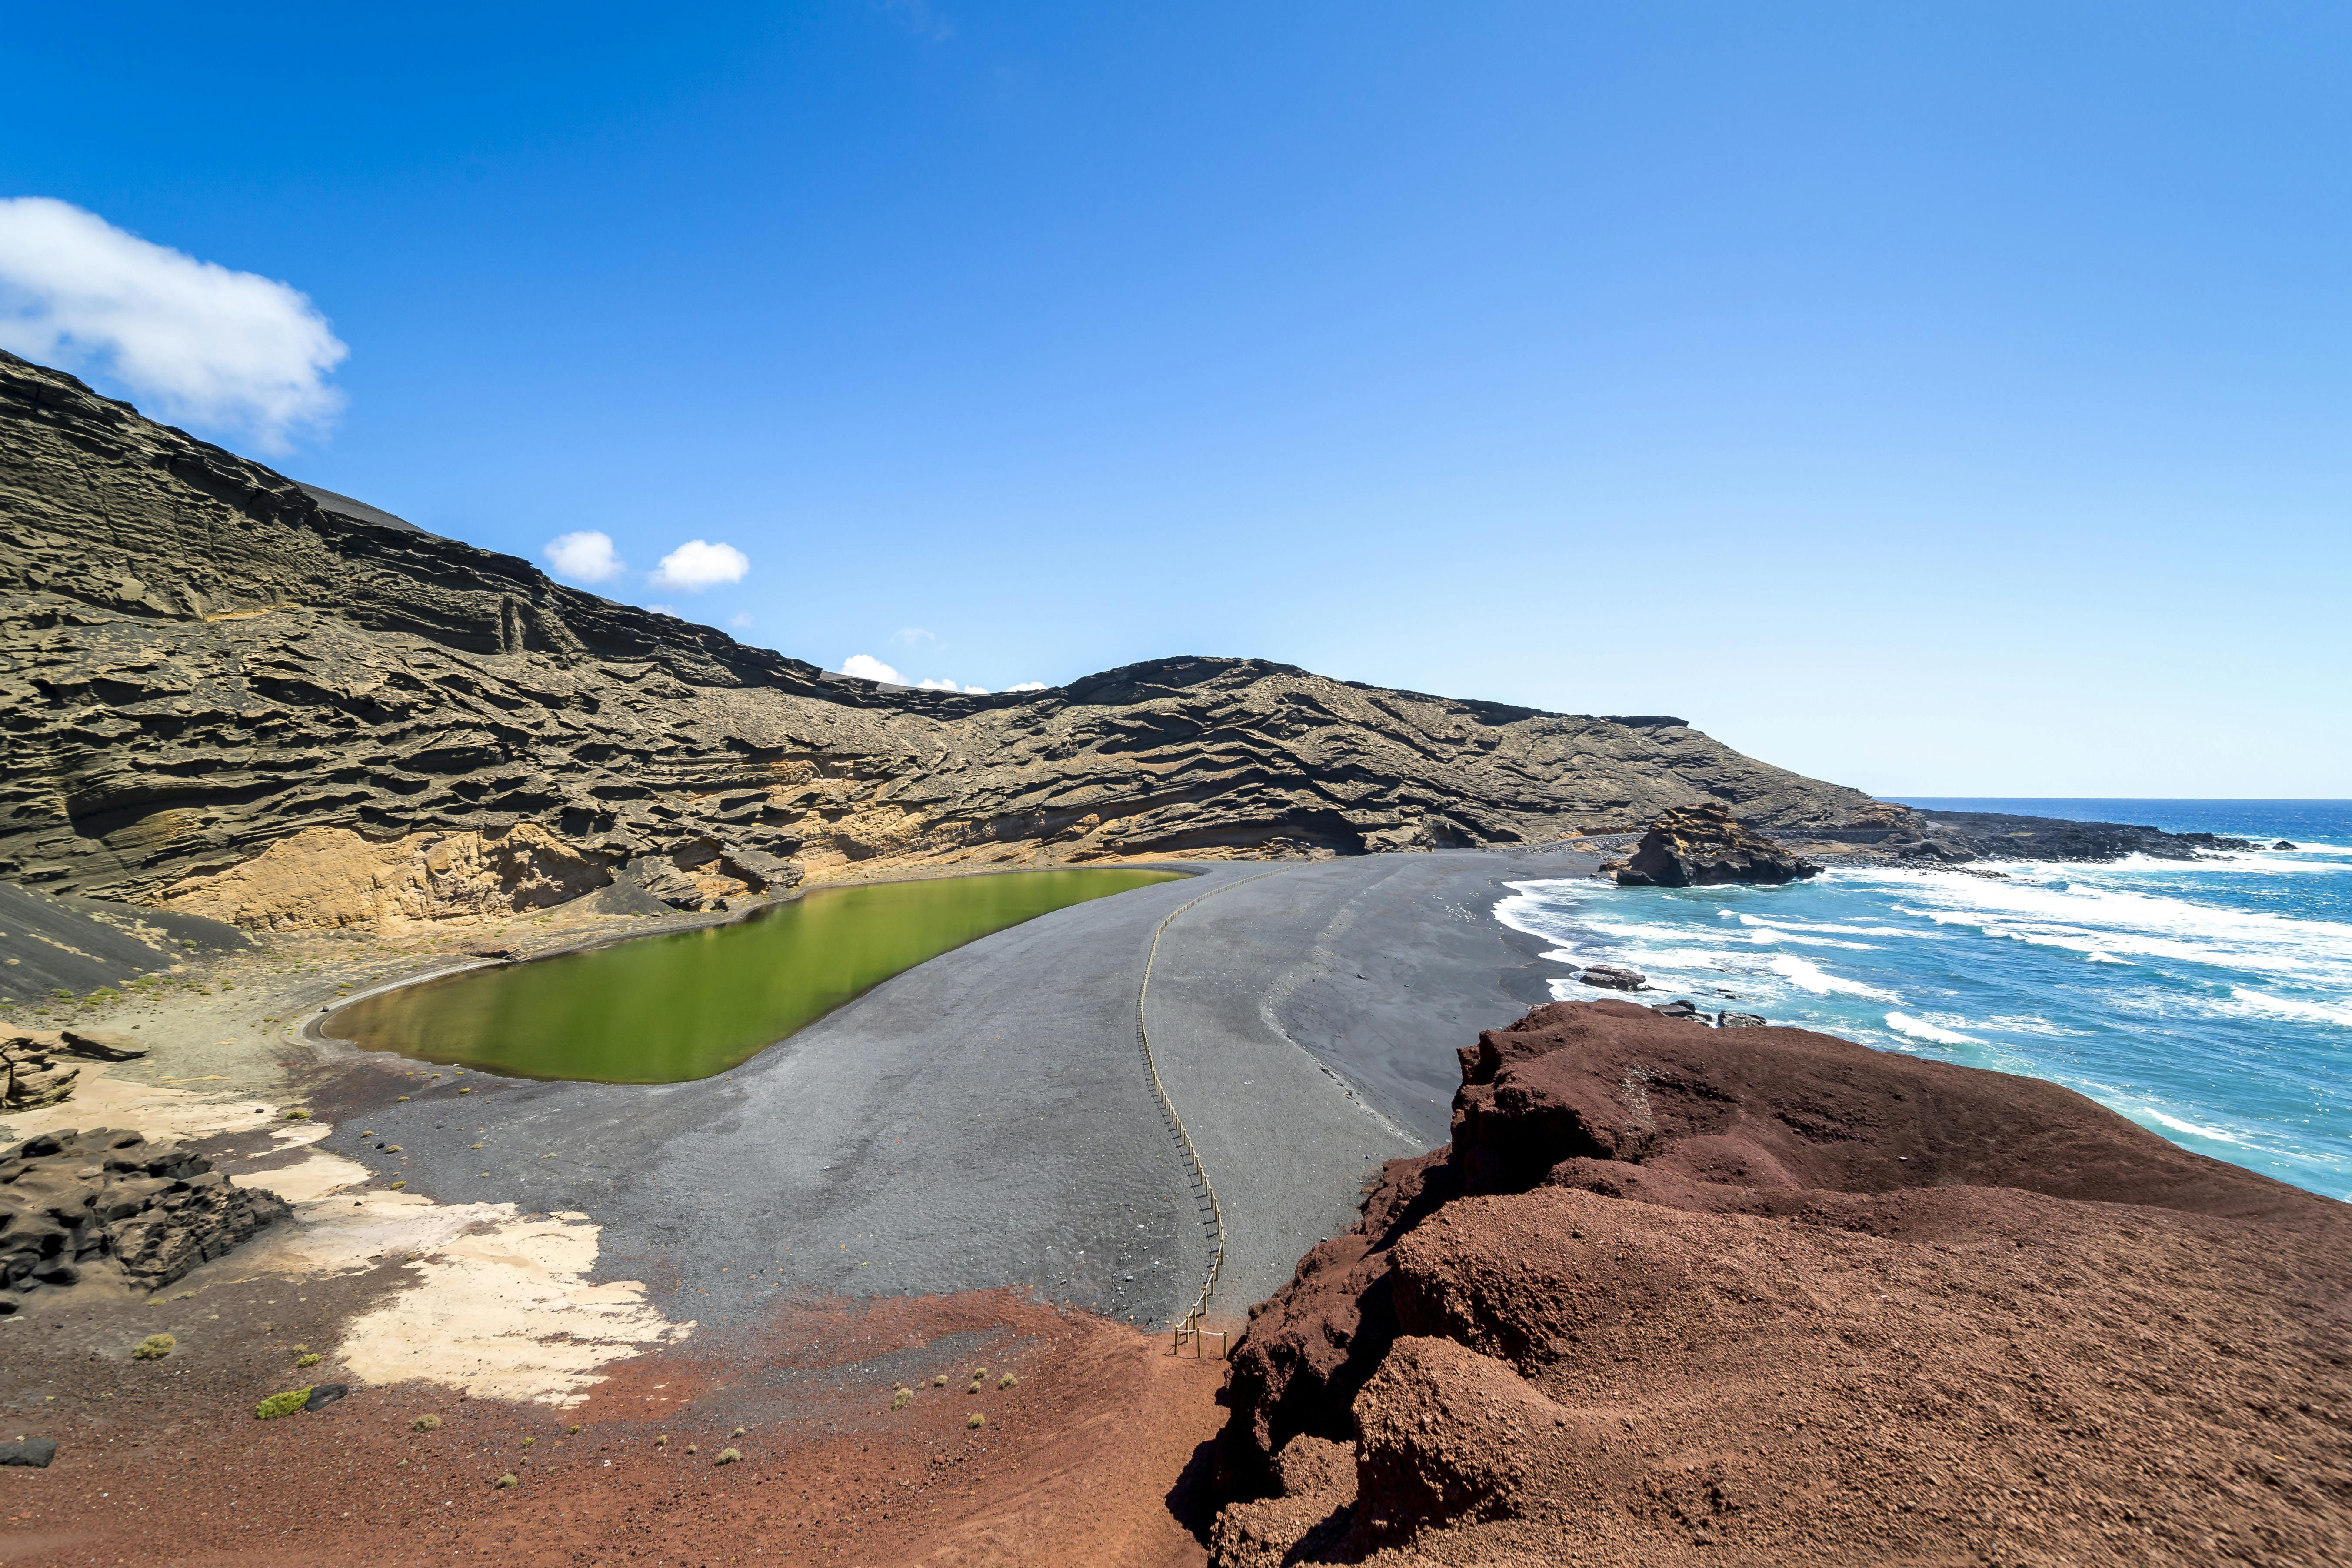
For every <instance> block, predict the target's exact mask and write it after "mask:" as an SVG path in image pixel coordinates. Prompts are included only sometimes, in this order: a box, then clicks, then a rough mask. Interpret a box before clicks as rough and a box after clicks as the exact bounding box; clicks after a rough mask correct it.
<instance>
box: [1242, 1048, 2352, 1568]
mask: <svg viewBox="0 0 2352 1568" xmlns="http://www.w3.org/2000/svg"><path fill="white" fill-rule="evenodd" d="M1462 1054H1463V1058H1464V1077H1465V1082H1464V1086H1463V1089H1462V1090H1461V1092H1460V1093H1459V1094H1458V1095H1457V1096H1456V1099H1455V1102H1454V1104H1455V1120H1454V1131H1455V1140H1454V1145H1453V1147H1452V1149H1451V1150H1450V1151H1448V1152H1441V1154H1439V1155H1434V1156H1429V1157H1425V1158H1423V1159H1422V1160H1419V1161H1411V1162H1399V1163H1396V1164H1394V1165H1392V1166H1391V1167H1390V1168H1389V1169H1388V1170H1387V1171H1386V1172H1384V1173H1383V1175H1382V1178H1381V1184H1380V1185H1379V1186H1378V1187H1377V1188H1376V1190H1375V1191H1374V1192H1373V1193H1372V1194H1371V1195H1370V1198H1369V1199H1368V1202H1367V1205H1366V1220H1365V1224H1364V1226H1363V1227H1362V1229H1361V1230H1360V1231H1359V1232H1357V1233H1354V1234H1351V1235H1349V1236H1347V1237H1335V1238H1333V1240H1332V1241H1331V1242H1329V1243H1328V1244H1325V1245H1324V1246H1322V1247H1317V1248H1316V1250H1315V1251H1314V1252H1313V1253H1311V1254H1309V1255H1308V1257H1307V1259H1306V1260H1305V1261H1304V1262H1302V1264H1301V1266H1300V1269H1299V1273H1298V1275H1297V1278H1296V1279H1294V1280H1293V1281H1292V1282H1291V1284H1289V1285H1288V1286H1286V1287H1285V1288H1284V1289H1283V1290H1282V1291H1280V1292H1278V1293H1277V1294H1276V1296H1275V1297H1274V1299H1273V1300H1270V1301H1268V1302H1265V1303H1264V1304H1263V1305H1262V1306H1261V1307H1259V1308H1257V1309H1255V1310H1254V1311H1253V1314H1252V1321H1251V1325H1250V1328H1249V1330H1248V1331H1247V1333H1246V1334H1245V1335H1244V1337H1243V1339H1242V1341H1241V1342H1240V1343H1239V1344H1238V1345H1237V1346H1236V1347H1235V1352H1234V1379H1233V1383H1232V1389H1233V1402H1234V1415H1233V1417H1232V1419H1231V1421H1230V1423H1229V1425H1228V1426H1227V1429H1226V1432H1225V1434H1224V1436H1223V1439H1222V1447H1221V1454H1220V1458H1221V1461H1222V1475H1223V1484H1224V1485H1225V1486H1226V1487H1227V1488H1228V1489H1229V1490H1230V1492H1231V1494H1232V1495H1234V1497H1236V1498H1237V1499H1239V1500H1236V1501H1234V1502H1233V1503H1231V1504H1229V1505H1228V1506H1227V1508H1226V1509H1225V1510H1224V1512H1223V1515H1222V1516H1221V1518H1220V1521H1219V1524H1218V1527H1217V1529H1216V1531H1215V1533H1214V1535H1213V1542H1212V1544H1213V1554H1214V1558H1215V1560H1216V1561H1217V1562H1220V1563H1225V1564H1228V1565H1232V1568H1240V1565H1244V1564H1247V1565H1251V1568H1255V1565H1257V1564H1261V1563H1263V1564H1268V1565H1270V1564H1273V1563H1319V1562H1333V1561H1355V1560H1358V1559H1359V1558H1360V1557H1361V1556H1363V1555H1365V1554H1367V1553H1370V1552H1374V1551H1376V1550H1383V1549H1393V1550H1395V1551H1397V1552H1401V1553H1406V1554H1412V1555H1415V1556H1417V1557H1419V1558H1423V1559H1429V1560H1434V1561H1439V1562H1445V1563H1484V1562H1519V1561H1554V1560H1559V1559H1561V1558H1563V1557H1567V1556H1573V1557H1574V1558H1575V1560H1577V1561H1580V1562H1585V1561H1591V1562H1596V1563H1676V1562H1681V1561H1684V1560H1685V1559H1686V1558H1687V1559H1689V1560H1692V1561H1706V1562H1740V1561H1756V1562H1782V1561H1796V1560H1813V1559H1820V1560H1830V1559H1834V1560H1839V1561H1865V1562H1867V1561H1887V1560H1902V1561H1915V1560H1916V1561H1923V1562H1980V1561H1987V1560H1990V1561H1998V1562H2011V1561H2017V1562H2033V1563H2042V1562H2049V1563H2055V1562H2059V1561H2074V1562H2113V1563H2147V1562H2180V1563H2190V1562H2207V1561H2212V1560H2214V1559H2215V1558H2216V1557H2219V1556H2225V1555H2226V1556H2232V1557H2237V1558H2242V1559H2244V1560H2247V1561H2253V1562H2276V1563H2290V1562H2301V1563H2334V1562H2352V1439H2347V1429H2352V1374H2347V1365H2352V1288H2347V1281H2352V1213H2347V1208H2346V1206H2345V1205H2342V1204H2338V1203H2335V1202H2332V1201H2330V1200H2328V1199H2325V1198H2321V1197H2318V1196H2316V1195H2315V1194H2309V1193H2305V1192H2302V1191H2299V1190H2297V1189H2295V1188H2292V1187H2287V1186H2284V1185H2282V1184H2278V1183H2275V1182H2272V1181H2270V1180H2268V1179H2267V1178H2264V1177H2262V1176H2258V1175H2255V1174H2253V1173H2251V1172H2247V1171H2243V1170H2241V1169H2239V1168H2237V1167H2235V1166H2231V1165H2225V1164H2221V1163H2218V1162H2215V1161H2211V1160H2208V1159H2205V1158H2204V1157H2202V1156H2200V1155H2197V1154H2192V1153H2190V1152H2187V1151H2185V1150H2182V1149H2179V1148H2178V1147H2176V1146H2174V1145H2172V1144H2170V1143H2168V1142H2165V1141H2163V1140H2162V1139H2159V1138H2157V1137H2156V1136H2154V1135H2153V1134H2151V1133H2148V1132H2147V1131H2143V1130H2141V1129H2140V1128H2138V1127H2137V1126H2135V1125H2133V1124H2132V1123H2130V1122H2128V1121H2125V1120H2124V1119H2122V1118H2121V1117H2118V1116H2116V1115H2115V1114H2113V1113H2112V1112H2110V1111H2107V1110H2104V1109H2102V1108H2101V1107H2099V1106H2097V1105H2095V1104H2094V1103H2092V1102H2091V1101H2089V1100H2084V1099H2083V1098H2082V1097H2081V1096H2078V1095H2075V1094H2074V1093H2072V1092H2071V1091H2068V1090H2066V1089H2060V1088H2058V1087H2056V1086H2054V1085H2051V1084H2047V1083H2042V1082H2040V1081H2038V1080H2032V1079H2016V1078H2010V1077H2007V1076H2005V1075H2000V1074H1995V1073H1987V1072H1981V1071H1977V1070H1975V1069H1971V1068H1958V1067H1953V1066H1950V1065H1948V1064H1946V1063H1940V1062H1933V1061H1925V1060H1921V1059H1918V1058H1910V1057H1906V1056H1901V1055H1896V1054H1893V1053H1885V1052H1877V1051H1872V1050H1868V1049H1866V1048H1864V1047H1860V1046H1856V1045H1853V1044H1851V1043H1850V1042H1847V1041H1843V1040H1837V1039H1832V1038H1830V1037H1825V1036H1821V1035H1813V1034H1809V1033H1806V1032H1804V1031H1801V1030H1794V1029H1776V1028H1761V1029H1741V1030H1736V1031H1728V1032H1726V1031H1718V1030H1712V1029H1708V1028H1706V1027H1704V1026H1700V1025H1697V1024H1694V1023H1687V1022H1680V1021H1673V1020H1665V1019H1661V1018H1659V1017H1657V1016H1656V1015H1654V1014H1653V1013H1650V1012H1649V1011H1648V1010H1647V1009H1644V1008H1640V1007H1635V1006H1632V1005H1627V1004H1622V1003H1614V1002H1601V1003H1592V1004H1585V1005H1566V1004H1555V1005H1550V1006H1547V1007H1541V1008H1538V1009H1537V1010H1536V1011H1535V1012H1533V1013H1531V1014H1529V1015H1528V1016H1527V1017H1525V1018H1523V1019H1521V1020H1520V1021H1519V1022H1518V1023H1517V1024H1516V1025H1514V1026H1511V1027H1510V1028H1507V1029H1502V1030H1495V1031H1490V1032H1488V1033H1487V1034H1486V1035H1484V1036H1482V1037H1480V1041H1479V1045H1478V1047H1477V1048H1476V1049H1475V1050H1465V1052H1463V1053H1462ZM1302 1445H1316V1446H1317V1447H1313V1448H1307V1447H1301V1446H1302ZM1333 1445H1351V1446H1352V1447H1353V1449H1354V1453H1355V1474H1354V1476H1353V1477H1352V1478H1348V1479H1339V1478H1337V1477H1335V1476H1334V1475H1333V1474H1332V1468H1331V1466H1330V1463H1329V1458H1330V1452H1331V1447H1332V1446H1333ZM1294 1448H1297V1449H1298V1450H1299V1451H1300V1452H1301V1453H1309V1452H1312V1453H1318V1454H1320V1455H1321V1456H1322V1463H1321V1466H1320V1468H1309V1467H1306V1466H1304V1465H1301V1464H1295V1463H1293V1462H1292V1460H1291V1455H1292V1452H1293V1449H1294ZM1252 1494H1272V1495H1270V1496H1265V1499H1264V1500H1250V1498H1251V1496H1252Z"/></svg>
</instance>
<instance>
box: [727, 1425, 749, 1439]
mask: <svg viewBox="0 0 2352 1568" xmlns="http://www.w3.org/2000/svg"><path fill="white" fill-rule="evenodd" d="M727 1435H728V1436H730V1437H748V1436H751V1428H750V1427H749V1426H738V1427H736V1428H735V1430H733V1431H732V1432H730V1433H728V1434H727Z"/></svg>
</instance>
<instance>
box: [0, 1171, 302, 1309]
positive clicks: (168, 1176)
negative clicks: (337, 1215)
mask: <svg viewBox="0 0 2352 1568" xmlns="http://www.w3.org/2000/svg"><path fill="white" fill-rule="evenodd" d="M292 1212H293V1211H292V1210H291V1209H289V1207H288V1206H287V1205H286V1203H285V1201H284V1200H283V1199H281V1198H279V1197H278V1194H275V1193H268V1192H261V1191H257V1190H255V1189H252V1188H247V1187H239V1186H237V1185H236V1184H233V1183H231V1182H230V1181H229V1179H228V1178H227V1177H226V1176H224V1175H222V1174H221V1173H219V1172H217V1171H215V1170H214V1169H213V1164H212V1162H211V1161H210V1160H206V1159H203V1158H201V1157H199V1156H197V1155H194V1154H192V1153H190V1152H187V1150H185V1149H184V1148H183V1147H181V1146H180V1145H178V1144H173V1143H164V1144H153V1143H150V1142H147V1140H146V1138H145V1137H144V1136H142V1134H140V1133H137V1132H131V1131H110V1130H108V1129H106V1128H103V1127H97V1128H92V1129H90V1130H89V1131H85V1132H76V1131H63V1132H51V1133H44V1134H43V1135H41V1136H40V1137H37V1138H28V1139H26V1141H25V1142H22V1143H19V1144H17V1145H16V1147H15V1148H13V1149H10V1150H7V1151H5V1152H0V1316H5V1315H8V1314H11V1313H14V1312H16V1311H17V1310H19V1309H20V1308H21V1307H22V1305H23V1302H24V1298H25V1296H26V1294H27V1293H28V1292H31V1291H34V1290H38V1289H67V1288H69V1287H72V1286H74V1285H77V1284H79V1283H81V1282H82V1281H83V1280H84V1279H86V1278H89V1277H90V1276H91V1274H92V1271H93V1270H110V1271H112V1272H113V1273H114V1274H115V1275H116V1276H117V1277H118V1278H120V1279H122V1280H124V1281H125V1282H127V1283H129V1284H131V1285H133V1286H136V1287H138V1288H139V1289H146V1290H157V1289H162V1288H163V1287H164V1286H166V1285H169V1284H170V1283H171V1282H172V1281H173V1280H174V1279H179V1278H180V1277H181V1276H182V1275H184V1274H185V1273H187V1272H188V1270H189V1269H191V1268H194V1267H195V1266H196V1265H197V1264H199V1263H203V1262H205V1261H206V1260H207V1259H210V1258H220V1257H224V1256H226V1254H227V1253H228V1252H229V1251H230V1249H232V1248H233V1247H236V1246H237V1245H238V1244H239V1243H241V1242H244V1241H246V1240H247V1239H248V1238H249V1237H252V1236H253V1234H254V1233H255V1232H256V1231H257V1230H260V1229H261V1228H262V1227H263V1226H268V1225H271V1224H274V1223H276V1222H277V1221H278V1220H280V1219H283V1218H285V1217H286V1216H287V1215H289V1214H291V1213H292Z"/></svg>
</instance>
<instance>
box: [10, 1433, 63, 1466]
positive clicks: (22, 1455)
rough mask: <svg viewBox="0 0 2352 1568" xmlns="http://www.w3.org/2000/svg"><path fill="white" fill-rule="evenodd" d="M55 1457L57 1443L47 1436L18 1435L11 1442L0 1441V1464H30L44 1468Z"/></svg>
mask: <svg viewBox="0 0 2352 1568" xmlns="http://www.w3.org/2000/svg"><path fill="white" fill-rule="evenodd" d="M57 1457H58V1446H57V1443H56V1442H55V1440H53V1439H51V1438H47V1437H19V1438H17V1439H16V1441H15V1442H13V1443H0V1465H30V1466H31V1467H32V1468H35V1469H37V1470H46V1469H47V1468H49V1461H50V1460H51V1459H54V1458H57Z"/></svg>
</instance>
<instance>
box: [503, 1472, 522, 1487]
mask: <svg viewBox="0 0 2352 1568" xmlns="http://www.w3.org/2000/svg"><path fill="white" fill-rule="evenodd" d="M520 1485H522V1483H521V1482H520V1481H519V1480H517V1479H514V1472H513V1471H512V1470H509V1471H508V1472H507V1473H506V1474H505V1475H503V1476H500V1477H499V1480H498V1487H499V1490H500V1491H502V1492H503V1491H511V1490H513V1489H515V1488H516V1487H519V1486H520Z"/></svg>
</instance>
